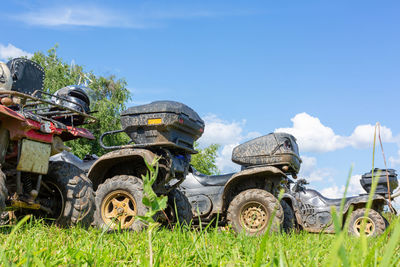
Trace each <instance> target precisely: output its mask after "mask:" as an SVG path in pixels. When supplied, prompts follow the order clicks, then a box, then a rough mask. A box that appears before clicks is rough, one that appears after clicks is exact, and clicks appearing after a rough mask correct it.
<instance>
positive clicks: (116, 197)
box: [101, 190, 137, 229]
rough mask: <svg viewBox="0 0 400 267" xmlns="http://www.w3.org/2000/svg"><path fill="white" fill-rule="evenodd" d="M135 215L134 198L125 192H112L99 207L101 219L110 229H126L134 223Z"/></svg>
mask: <svg viewBox="0 0 400 267" xmlns="http://www.w3.org/2000/svg"><path fill="white" fill-rule="evenodd" d="M136 214H137V207H136V201H135V198H134V197H133V196H132V195H131V194H130V193H128V192H126V191H125V190H116V191H112V192H111V193H109V194H108V195H107V196H106V197H105V198H104V200H103V202H102V205H101V217H102V219H103V221H104V223H105V224H106V225H110V228H111V229H113V228H116V227H118V225H120V227H121V229H128V228H129V227H130V226H131V225H132V224H133V222H134V221H135V216H136Z"/></svg>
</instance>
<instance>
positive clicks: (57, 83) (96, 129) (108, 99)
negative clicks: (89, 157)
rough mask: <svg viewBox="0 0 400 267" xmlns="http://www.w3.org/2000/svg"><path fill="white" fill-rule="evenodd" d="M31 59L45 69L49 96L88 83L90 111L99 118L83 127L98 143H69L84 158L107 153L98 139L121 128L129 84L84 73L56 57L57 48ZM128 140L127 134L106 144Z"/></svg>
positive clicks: (80, 67) (85, 140) (75, 66)
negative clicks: (107, 132) (60, 90)
mask: <svg viewBox="0 0 400 267" xmlns="http://www.w3.org/2000/svg"><path fill="white" fill-rule="evenodd" d="M32 60H33V61H35V62H37V63H39V64H40V65H41V66H42V67H43V68H44V70H45V73H46V78H45V81H44V88H45V90H47V91H48V92H49V93H54V92H55V91H57V90H58V89H60V88H62V87H64V86H67V85H74V84H79V83H81V84H83V83H87V86H88V87H89V88H91V89H92V90H93V92H91V95H90V97H91V106H90V108H91V110H92V111H97V113H94V114H93V116H95V117H96V118H98V122H97V123H95V124H89V125H86V126H84V127H85V128H87V129H88V130H90V131H91V132H92V133H93V134H94V136H95V137H96V140H87V139H83V138H81V139H77V140H74V141H70V142H67V145H68V146H70V147H71V148H72V152H73V153H74V154H75V155H77V156H79V157H83V156H84V155H86V154H97V155H99V156H100V155H102V154H104V153H105V151H104V150H103V149H102V148H101V147H100V145H99V143H98V141H97V140H98V139H99V137H100V135H101V134H102V133H104V132H106V131H112V130H118V129H120V128H121V123H120V117H119V114H120V112H121V111H122V110H123V109H125V108H126V107H125V104H126V102H127V101H128V100H129V99H130V92H129V90H128V89H127V88H126V85H127V84H126V81H125V80H123V79H118V78H116V77H115V76H114V75H110V76H108V77H103V76H96V75H95V74H94V73H93V72H91V71H85V70H84V68H83V67H82V66H79V65H73V66H72V65H70V64H67V63H66V62H64V61H63V60H62V59H61V58H60V57H58V56H57V46H55V47H53V48H51V49H50V50H48V51H47V54H44V53H42V52H36V53H35V54H34V56H33V57H32ZM128 140H129V138H128V137H127V136H126V135H124V134H119V135H114V136H111V137H109V138H108V139H107V140H106V141H107V144H109V145H113V144H124V143H126V142H127V141H128Z"/></svg>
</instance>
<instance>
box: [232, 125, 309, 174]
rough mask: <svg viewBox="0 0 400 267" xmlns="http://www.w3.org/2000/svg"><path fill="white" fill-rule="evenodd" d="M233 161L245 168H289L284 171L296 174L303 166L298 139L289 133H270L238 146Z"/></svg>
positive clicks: (234, 150) (233, 154)
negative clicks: (260, 166) (301, 165)
mask: <svg viewBox="0 0 400 267" xmlns="http://www.w3.org/2000/svg"><path fill="white" fill-rule="evenodd" d="M232 161H233V162H235V163H237V164H239V165H242V166H244V167H249V166H258V165H267V166H276V167H278V168H282V167H284V166H287V167H288V169H287V170H285V168H283V169H282V170H283V171H284V172H286V173H295V174H297V173H298V172H299V170H300V164H301V159H300V156H299V149H298V146H297V143H296V138H294V137H293V136H292V135H290V134H287V133H270V134H267V135H264V136H261V137H258V138H255V139H253V140H250V141H248V142H246V143H243V144H241V145H238V146H237V147H235V148H234V149H233V152H232Z"/></svg>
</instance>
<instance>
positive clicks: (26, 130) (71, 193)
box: [0, 58, 95, 226]
mask: <svg viewBox="0 0 400 267" xmlns="http://www.w3.org/2000/svg"><path fill="white" fill-rule="evenodd" d="M0 67H1V68H0V103H1V104H0V163H1V169H0V213H1V218H2V222H4V221H7V220H11V217H12V215H11V214H17V215H18V216H20V215H21V216H23V215H26V214H33V215H34V216H38V217H42V218H46V219H50V221H55V223H56V224H58V225H60V226H70V225H73V224H77V223H79V224H81V225H89V224H90V223H91V220H92V217H93V213H94V194H93V189H92V183H91V182H90V180H89V179H88V178H87V177H86V176H85V175H84V174H83V172H82V171H81V170H80V169H79V168H77V167H76V166H74V165H72V164H69V163H66V162H60V161H51V160H50V156H51V155H55V154H57V153H60V152H61V151H63V150H69V148H68V147H66V146H65V145H64V142H65V141H69V140H73V139H76V138H88V139H94V137H93V135H92V134H91V133H90V132H89V131H88V130H86V129H84V128H78V127H76V126H79V125H82V124H85V123H90V122H94V121H95V119H94V118H93V117H92V116H90V115H88V113H89V104H90V102H89V98H88V96H87V94H86V93H85V91H84V88H82V87H79V86H69V87H66V88H63V89H60V90H59V91H57V93H56V94H54V95H52V94H49V93H46V92H44V91H43V81H44V71H43V69H42V68H41V67H40V66H39V65H37V64H36V63H34V62H32V61H30V60H27V59H22V58H17V59H13V60H11V61H9V62H8V63H7V65H6V64H4V63H0Z"/></svg>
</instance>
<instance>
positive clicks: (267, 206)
mask: <svg viewBox="0 0 400 267" xmlns="http://www.w3.org/2000/svg"><path fill="white" fill-rule="evenodd" d="M232 161H233V162H235V163H238V164H240V165H242V170H241V171H240V172H237V173H230V174H225V175H213V176H207V175H204V174H201V173H199V172H198V171H196V170H195V168H193V167H191V168H190V173H189V175H187V176H186V179H185V181H184V182H183V183H182V184H181V185H180V186H179V189H180V190H181V191H182V192H183V193H184V194H185V195H186V197H187V198H188V199H189V201H190V203H191V206H192V212H193V214H194V217H193V220H194V221H195V222H197V223H210V222H211V221H212V220H214V219H216V218H217V216H219V217H218V220H219V223H220V224H221V223H222V224H224V223H228V224H230V225H231V226H232V228H233V229H234V230H235V231H236V232H241V231H245V232H246V234H248V235H258V234H263V233H264V232H265V231H266V230H267V229H268V223H269V221H270V219H271V218H272V214H273V213H275V216H274V219H273V221H272V224H271V229H272V230H273V231H278V230H279V229H280V227H281V224H282V222H283V209H282V206H281V205H280V203H279V201H278V199H277V196H278V194H279V191H280V189H281V188H283V187H282V185H283V184H284V183H286V182H287V176H288V175H291V176H292V177H294V178H296V175H297V173H298V171H299V169H300V164H301V159H300V157H299V152H298V146H297V143H296V139H295V138H294V137H293V136H292V135H290V134H286V133H271V134H268V135H265V136H261V137H258V138H256V139H253V140H250V141H248V142H246V143H244V144H241V145H239V146H237V147H235V148H234V150H233V152H232ZM282 205H285V203H283V204H282Z"/></svg>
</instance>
